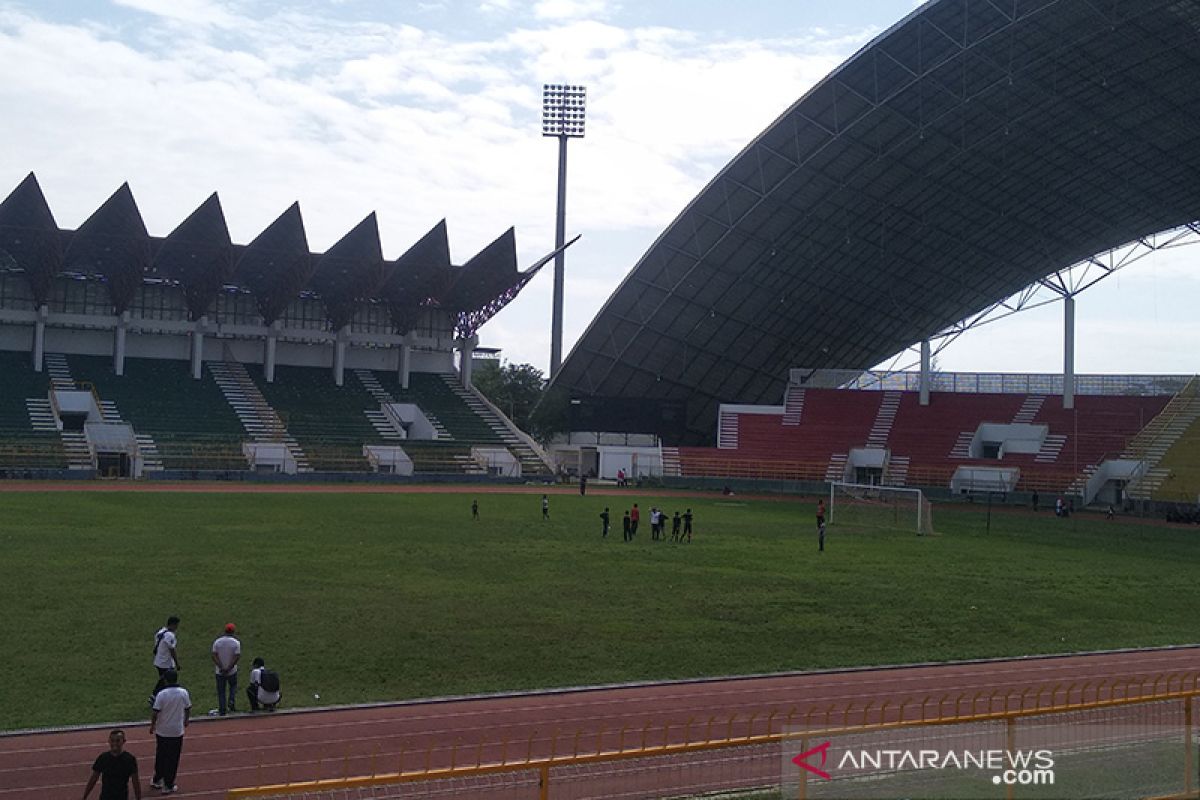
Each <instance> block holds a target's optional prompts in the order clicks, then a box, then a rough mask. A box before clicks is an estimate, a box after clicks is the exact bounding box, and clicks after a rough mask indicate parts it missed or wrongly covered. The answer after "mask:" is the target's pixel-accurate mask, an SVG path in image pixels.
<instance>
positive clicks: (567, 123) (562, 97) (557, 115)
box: [542, 83, 587, 378]
mask: <svg viewBox="0 0 1200 800" xmlns="http://www.w3.org/2000/svg"><path fill="white" fill-rule="evenodd" d="M586 108H587V87H584V86H579V85H575V84H561V83H547V84H543V86H542V136H557V137H558V213H557V216H556V218H555V224H554V247H555V249H556V250H558V251H559V252H558V255H556V256H555V257H554V311H553V314H552V316H551V321H550V377H551V378H553V377H554V376H555V375H557V374H558V368H559V367H560V366H561V365H562V329H563V272H564V271H563V266H564V264H565V263H566V257H565V255H564V253H563V251H562V249H561V248H562V246H563V245H564V244H566V239H567V140H568V139H582V138H583V125H584V115H585V109H586Z"/></svg>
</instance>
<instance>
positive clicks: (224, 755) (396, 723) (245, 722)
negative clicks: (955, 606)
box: [0, 646, 1200, 800]
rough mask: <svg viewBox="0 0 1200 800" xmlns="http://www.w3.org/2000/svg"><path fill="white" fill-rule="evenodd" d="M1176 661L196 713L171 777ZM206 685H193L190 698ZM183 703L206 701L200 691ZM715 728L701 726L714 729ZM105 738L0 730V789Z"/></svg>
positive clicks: (1192, 665) (921, 670) (146, 764)
mask: <svg viewBox="0 0 1200 800" xmlns="http://www.w3.org/2000/svg"><path fill="white" fill-rule="evenodd" d="M1189 671H1200V646H1198V647H1181V648H1175V649H1163V650H1147V651H1130V652H1120V653H1103V654H1095V655H1079V656H1066V657H1053V658H1032V659H1017V660H1011V661H991V662H982V663H974V664H945V665H933V666H920V667H903V668H893V669H880V670H862V671H847V672H831V673H801V674H795V675H787V676H776V677H764V678H744V679H734V680H720V681H709V682H694V683H677V684H666V685H655V686H630V687H620V688H606V689H591V690H581V691H568V692H556V693H546V694H535V695H524V696H504V697H499V696H497V697H484V698H478V699H465V700H448V701H434V702H419V703H411V704H404V705H388V706H375V707H366V708H348V709H336V710H328V711H305V712H295V713H278V714H274V715H257V716H249V715H239V716H236V717H232V718H226V719H208V718H201V719H199V720H197V721H196V724H194V725H192V727H191V728H190V729H189V731H188V735H187V739H186V741H185V745H184V751H183V760H182V764H181V768H180V776H179V784H180V786H181V787H182V793H183V795H184V796H186V797H189V798H197V800H199V799H200V798H204V800H218V798H222V797H224V791H225V790H226V789H229V788H232V787H236V786H247V785H255V784H257V783H260V782H264V783H274V782H283V781H285V780H287V779H289V778H290V779H291V780H301V779H308V778H315V777H318V770H319V771H320V776H321V777H326V778H328V777H335V776H337V775H340V774H341V773H342V770H343V769H348V772H349V774H351V775H354V774H364V773H368V774H369V773H370V772H371V771H372V763H373V762H375V763H376V766H377V768H378V771H379V772H388V771H395V769H396V759H397V754H399V753H401V752H404V753H407V754H408V755H407V756H406V759H405V766H406V768H407V769H416V768H419V767H421V766H423V763H424V758H425V756H424V752H425V750H426V749H427V748H430V747H432V748H433V754H432V763H433V766H435V767H437V766H445V765H447V764H448V763H449V756H450V750H451V749H452V748H453V747H454V745H455V743H461V746H462V748H463V749H462V750H461V751H460V756H459V762H458V763H460V764H462V763H464V762H465V761H467V760H471V761H473V760H474V753H475V752H476V745H477V744H479V743H480V742H483V743H485V744H488V745H494V746H490V747H487V748H485V749H484V750H483V754H484V760H489V759H498V756H499V747H498V743H499V742H501V741H503V740H505V739H507V740H509V741H511V742H514V743H517V744H514V745H513V746H512V748H511V749H510V750H509V751H508V752H509V757H510V758H513V757H518V758H519V757H523V756H524V753H525V751H526V749H527V748H529V747H530V745H529V742H531V741H532V753H533V755H534V756H535V757H536V756H539V755H547V754H548V753H549V751H550V748H551V739H552V737H553V733H554V731H555V730H558V731H561V733H562V736H561V738H560V739H559V742H558V745H557V752H558V753H560V754H561V753H562V752H564V750H567V749H569V743H570V741H571V740H572V738H573V736H574V733H575V732H576V731H582V732H583V734H584V736H583V739H582V741H584V742H586V743H588V746H589V747H594V746H595V743H596V741H597V734H601V735H602V737H603V745H604V747H606V748H608V747H615V746H616V745H617V742H618V731H619V730H620V729H621V728H622V727H623V726H628V727H629V728H630V730H631V731H633V733H631V734H629V739H628V742H627V744H628V746H630V747H634V746H638V745H639V744H640V736H641V733H640V732H641V730H642V728H643V726H644V725H645V724H646V723H647V722H649V723H652V726H651V730H652V731H657V738H656V739H655V738H654V737H655V734H652V735H651V736H652V739H651V744H658V743H661V741H662V737H663V733H662V731H663V729H664V726H668V727H667V730H668V731H670V730H672V728H673V729H674V731H675V734H680V733H681V732H682V730H683V726H684V724H685V723H686V722H687V721H688V720H689V719H693V718H694V719H697V720H707V719H708V717H709V716H711V715H717V716H718V717H719V718H722V719H724V718H727V717H729V716H730V715H734V714H740V715H742V716H741V719H742V720H743V721H744V720H746V719H748V718H749V716H750V715H751V714H756V713H757V714H759V715H760V716H759V722H760V724H759V726H758V728H756V732H760V733H761V732H764V729H763V725H762V724H761V723H762V720H763V719H764V718H765V715H766V714H768V713H770V712H771V711H774V710H779V711H780V713H781V714H786V713H787V711H788V710H789V709H790V708H792V707H797V708H799V709H801V712H803V710H805V709H807V708H808V707H809V706H810V705H813V704H816V705H829V704H837V705H839V706H845V705H848V704H850V703H851V702H854V703H857V704H859V705H860V706H861V705H862V704H864V703H866V702H869V701H871V700H875V701H876V702H877V703H881V702H882V701H883V700H887V699H891V700H898V699H903V698H905V697H913V696H915V697H921V696H922V695H926V694H937V695H941V694H957V693H961V692H966V693H974V692H978V691H988V692H990V691H993V690H1006V689H1023V688H1026V687H1029V686H1037V685H1042V684H1053V683H1059V682H1063V683H1069V682H1072V681H1080V682H1082V681H1096V680H1100V679H1104V678H1110V679H1111V678H1129V677H1138V676H1146V675H1155V674H1159V673H1172V672H1173V673H1179V672H1189ZM209 688H211V687H207V686H206V687H204V689H199V688H197V689H196V690H195V692H196V693H197V694H200V693H201V692H203V694H202V697H204V696H206V695H207V694H208V691H207V690H208V689H209ZM194 702H195V703H196V706H197V707H200V708H203V707H204V706H205V705H206V703H205V700H204V699H201V698H197V699H196V700H195V701H194ZM722 727H724V726H722ZM695 730H697V728H693V731H695ZM127 732H128V734H129V744H128V748H129V750H130V751H131V752H133V753H134V754H135V755H137V756H138V758H139V764H140V766H141V768H142V771H143V773H142V778H143V782H144V783H148V781H149V771H150V770H151V768H152V766H153V749H154V747H153V743H152V741H151V739H150V737H149V736H148V735H147V729H146V726H145V725H140V726H138V727H136V728H134V727H129V728H127ZM722 733H723V731H714V736H716V735H720V734H722ZM744 733H746V727H745V723H744V722H743V724H742V726H741V727H740V728H737V727H735V728H734V734H735V735H742V734H744ZM589 734H590V736H589ZM672 738H676V736H675V735H673V736H672ZM105 747H106V732H105V730H104V729H88V730H72V731H63V732H54V733H37V734H25V735H12V736H6V737H0V800H9V799H10V798H44V799H45V800H56V798H77V797H79V796H80V793H81V791H82V787H83V784H84V782H85V781H86V779H87V777H88V774H89V767H90V765H91V762H92V759H93V758H95V756H96V755H97V754H99V753H100V752H101V751H102V750H103V749H104V748H105ZM581 749H584V748H581ZM462 753H466V754H468V755H467V756H466V757H464V756H463V755H461V754H462ZM93 796H95V795H93ZM147 796H152V795H147Z"/></svg>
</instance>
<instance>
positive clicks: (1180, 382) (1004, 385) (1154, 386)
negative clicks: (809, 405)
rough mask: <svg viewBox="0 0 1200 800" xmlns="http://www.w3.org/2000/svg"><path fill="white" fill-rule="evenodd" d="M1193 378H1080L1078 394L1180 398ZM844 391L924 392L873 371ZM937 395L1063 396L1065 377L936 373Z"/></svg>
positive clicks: (911, 375)
mask: <svg viewBox="0 0 1200 800" xmlns="http://www.w3.org/2000/svg"><path fill="white" fill-rule="evenodd" d="M1192 377H1193V376H1191V375H1076V376H1075V394H1077V395H1080V394H1084V395H1163V394H1176V393H1177V392H1179V391H1180V390H1181V389H1182V388H1183V387H1184V386H1186V385H1187V383H1188V381H1190V380H1192ZM841 388H843V389H865V390H871V391H892V392H895V391H904V392H916V391H920V389H921V373H919V372H908V371H905V372H885V371H878V370H872V371H868V372H864V373H862V374H861V375H860V376H858V377H857V378H855V379H854V380H852V381H850V382H848V383H846V384H843V385H842V387H841ZM929 388H930V390H931V391H934V392H964V393H970V394H1046V395H1050V394H1062V393H1063V376H1062V374H1061V373H1013V372H935V373H933V374H932V375H930V387H929Z"/></svg>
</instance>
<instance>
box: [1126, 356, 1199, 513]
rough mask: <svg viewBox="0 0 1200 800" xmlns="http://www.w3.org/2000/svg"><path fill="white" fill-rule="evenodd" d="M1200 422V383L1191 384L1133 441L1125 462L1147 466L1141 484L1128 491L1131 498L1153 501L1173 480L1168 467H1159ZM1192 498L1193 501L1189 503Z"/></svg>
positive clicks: (1127, 489) (1195, 381) (1193, 380)
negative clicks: (1134, 461) (1140, 463)
mask: <svg viewBox="0 0 1200 800" xmlns="http://www.w3.org/2000/svg"><path fill="white" fill-rule="evenodd" d="M1197 420H1200V382H1198V380H1197V379H1196V378H1192V379H1191V380H1190V381H1188V383H1187V385H1186V386H1184V387H1183V389H1181V390H1180V391H1179V392H1178V393H1177V394H1176V395H1175V396H1174V397H1172V398H1171V400H1170V402H1168V403H1167V405H1166V406H1165V407H1164V408H1163V410H1162V411H1161V412H1159V413H1158V415H1157V416H1155V417H1154V418H1153V419H1152V420H1150V422H1149V423H1148V424H1147V425H1146V427H1144V428H1143V429H1142V430H1140V431H1139V432H1138V434H1137V435H1136V436H1134V437H1133V439H1131V440H1130V442H1129V445H1128V447H1126V449H1125V451H1124V452H1123V453H1122V454H1121V457H1122V458H1130V459H1137V460H1140V461H1142V462H1144V463H1145V467H1144V472H1143V473H1142V475H1143V477H1142V478H1141V480H1139V481H1136V482H1135V483H1132V484H1130V485H1129V486H1128V487H1127V488H1126V493H1127V495H1128V496H1129V497H1131V498H1134V499H1137V500H1149V499H1150V498H1151V497H1153V496H1154V495H1155V493H1157V492H1158V491H1159V490H1160V489H1161V488H1162V487H1163V484H1164V483H1166V482H1167V481H1168V480H1169V479H1170V478H1171V476H1172V470H1171V469H1170V468H1169V466H1167V465H1163V466H1159V465H1160V464H1161V463H1162V462H1163V461H1164V459H1165V458H1166V456H1167V454H1168V453H1169V452H1170V451H1171V450H1172V448H1174V447H1175V445H1176V444H1177V443H1178V442H1179V441H1180V440H1181V439H1182V438H1184V435H1185V434H1186V433H1188V431H1189V430H1190V429H1191V428H1192V427H1193V426H1194V425H1195V424H1196V422H1197ZM1190 499H1192V498H1189V500H1190Z"/></svg>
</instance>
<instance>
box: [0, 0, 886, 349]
mask: <svg viewBox="0 0 1200 800" xmlns="http://www.w3.org/2000/svg"><path fill="white" fill-rule="evenodd" d="M120 2H121V4H122V5H123V6H124V7H125V8H126V9H132V10H135V11H138V12H142V13H144V14H145V15H146V18H145V20H139V22H138V24H137V26H136V27H130V28H121V26H119V25H117V24H115V23H113V22H112V21H111V20H108V19H99V18H91V19H81V20H79V21H78V22H76V23H75V24H52V23H50V22H47V21H46V20H45V19H43V18H41V17H40V16H38V15H37V14H34V13H30V12H19V11H16V10H14V9H13V8H11V7H9V8H5V7H4V6H0V60H3V62H4V63H7V64H20V65H22V68H21V69H20V70H12V71H10V72H9V74H8V75H7V76H6V80H5V81H4V82H3V83H0V103H2V104H3V106H4V107H6V108H10V109H20V110H21V112H20V120H21V124H19V125H7V126H4V127H3V128H0V147H2V148H3V151H4V152H5V153H6V155H7V157H6V159H5V160H4V161H3V162H2V163H0V194H2V193H3V192H5V191H6V190H7V189H6V187H13V186H15V185H16V184H17V183H18V182H19V181H20V180H21V178H22V177H24V175H25V174H26V173H27V172H28V171H30V170H34V171H36V172H37V174H38V177H39V179H40V180H41V181H42V185H43V188H44V189H45V191H46V194H47V198H48V200H49V202H50V206H51V208H52V210H53V211H54V213H55V215H56V217H57V219H58V221H59V224H61V225H63V226H64V227H69V228H73V227H76V226H78V225H79V224H80V223H81V222H82V221H83V220H84V219H85V218H86V217H87V216H88V215H89V214H90V213H91V212H92V211H94V210H95V208H96V207H97V206H98V205H99V204H100V203H101V202H103V201H104V199H105V198H106V197H108V195H109V194H111V192H112V191H113V190H114V189H116V187H117V186H119V185H120V184H121V183H122V182H123V181H125V180H128V181H129V182H130V184H131V186H132V188H133V191H134V194H135V197H136V198H137V200H138V203H139V205H140V207H141V209H142V212H143V214H144V216H145V219H146V224H147V227H148V228H149V230H150V232H151V233H152V234H155V235H163V234H165V233H167V232H169V231H170V230H171V229H173V228H174V227H175V226H176V225H178V224H179V222H180V221H181V220H183V219H184V218H185V217H186V216H187V215H188V214H189V213H190V212H191V211H192V210H193V209H194V208H195V207H196V206H197V205H198V204H199V203H200V202H201V201H203V200H204V198H205V197H206V196H207V195H208V194H209V193H210V192H212V191H214V190H217V191H219V193H220V196H221V200H222V203H223V206H224V209H225V212H226V217H227V219H228V221H229V225H230V230H231V233H232V235H233V238H234V240H235V241H237V242H242V243H244V242H248V241H249V240H251V239H252V238H253V237H254V236H256V235H257V234H258V233H259V232H260V231H261V230H262V229H263V228H264V227H265V226H266V225H268V224H269V223H270V222H271V221H272V220H273V219H275V217H276V216H278V215H279V213H281V212H282V211H283V210H284V209H285V208H286V207H287V206H288V205H289V204H291V203H292V202H293V201H295V200H299V201H300V203H301V207H302V210H303V213H304V220H305V225H306V229H307V232H308V235H309V242H310V245H311V246H312V248H313V249H314V250H322V249H325V248H327V247H328V246H329V245H331V244H332V243H333V242H335V241H337V240H338V239H339V238H340V237H341V236H342V235H343V234H344V233H345V232H346V231H347V230H349V229H350V228H351V227H352V226H353V225H355V224H356V223H357V222H358V221H359V220H361V219H362V217H363V216H365V215H366V214H367V213H368V212H369V211H371V210H377V211H378V212H379V221H380V227H381V236H382V238H383V244H384V252H385V255H387V256H388V257H392V258H394V257H396V256H398V255H399V254H400V253H401V252H403V251H404V250H406V249H407V248H408V247H409V246H411V245H412V243H413V242H415V241H416V240H417V239H418V238H420V236H422V235H423V234H424V233H425V232H426V231H428V230H429V228H430V227H432V226H433V225H434V224H435V223H436V222H438V220H440V219H442V218H443V217H445V218H447V220H448V225H449V232H450V237H451V248H452V256H453V257H454V259H455V261H456V262H457V263H462V262H464V261H465V260H466V259H467V258H469V257H470V256H472V255H474V253H476V252H477V251H478V250H479V249H481V248H482V247H483V246H484V245H486V244H487V243H488V242H490V241H491V240H492V239H494V238H495V237H496V236H497V235H498V234H500V233H501V232H502V231H504V230H505V229H506V228H508V227H509V226H515V227H516V229H517V241H518V246H519V248H520V258H521V261H522V264H529V263H531V262H532V261H533V260H534V259H536V258H537V257H539V256H541V255H542V254H544V253H545V252H547V251H548V250H549V249H551V246H552V242H553V236H554V231H553V222H554V203H555V170H556V165H557V147H556V143H555V142H554V141H553V140H549V141H548V140H546V139H544V138H543V137H542V136H541V135H540V119H539V116H540V113H541V96H540V95H541V85H542V83H543V82H545V81H552V80H566V81H570V82H581V83H586V84H587V86H588V102H589V106H588V135H587V138H585V139H583V140H581V141H573V142H572V143H571V145H570V159H569V186H570V194H569V198H568V230H569V231H570V232H572V233H575V232H582V233H584V234H585V235H584V238H583V240H582V241H581V242H580V243H579V244H578V245H576V246H575V247H574V248H572V251H571V254H570V256H569V265H570V266H569V271H570V273H571V276H572V281H571V283H569V284H568V296H567V303H568V308H569V309H570V310H571V311H570V314H569V316H568V324H567V329H568V330H567V334H568V341H567V345H568V347H569V346H570V337H571V336H573V335H578V333H580V332H581V331H582V329H583V328H584V326H585V325H586V324H587V323H588V321H589V320H590V319H591V316H592V314H594V312H595V311H596V310H597V309H598V308H599V307H600V305H602V303H603V302H604V300H605V298H606V297H607V296H608V293H609V292H611V290H612V289H613V288H615V286H616V285H617V284H618V283H619V282H620V280H621V279H622V278H623V277H624V275H625V273H626V272H627V271H628V270H629V269H630V268H631V267H632V266H633V264H634V263H635V262H636V260H637V258H638V257H639V256H640V255H641V254H642V252H643V251H644V250H645V248H646V247H647V246H648V245H649V244H650V242H651V241H653V239H654V237H655V236H656V235H657V233H658V232H659V231H661V229H662V227H663V226H664V225H666V224H667V223H668V222H669V221H670V220H671V219H672V218H673V217H674V216H675V215H676V214H678V212H679V211H680V210H681V209H682V208H683V207H684V205H685V204H686V203H687V202H688V201H689V200H690V199H691V198H692V197H693V196H694V195H695V194H696V192H697V191H699V189H700V188H701V187H702V186H703V185H704V184H705V183H707V181H708V180H709V179H711V177H712V175H713V174H714V173H715V172H716V171H717V170H718V169H720V168H721V167H722V166H724V164H725V163H727V162H728V161H729V159H730V158H732V157H733V156H734V155H735V154H736V153H737V152H738V151H739V150H740V149H741V148H742V147H743V146H744V145H745V144H746V142H748V141H749V140H750V139H751V138H752V137H753V136H754V135H755V134H757V133H758V132H759V131H760V130H762V128H763V127H765V126H766V125H767V124H768V123H769V122H770V121H771V120H772V119H774V118H775V117H776V116H777V115H778V114H780V113H781V112H782V111H783V110H785V109H786V108H787V107H788V106H789V105H790V104H791V103H792V102H793V101H794V100H795V99H796V98H797V97H799V96H800V95H801V94H803V92H804V91H806V90H807V89H808V88H809V87H810V86H811V85H812V84H813V83H814V82H816V81H817V80H819V79H820V78H821V77H823V76H824V75H825V74H827V73H828V72H829V70H831V69H832V68H833V67H834V66H836V65H837V64H838V63H839V62H840V61H841V60H842V59H843V58H844V57H845V56H846V55H847V54H848V53H849V52H852V51H853V50H854V49H857V47H859V46H861V44H862V43H863V42H864V41H866V39H867V38H868V37H869V35H870V32H869V31H864V32H863V33H862V34H861V35H854V36H848V37H842V38H832V39H830V38H822V37H817V36H815V35H808V36H806V37H799V38H796V37H793V38H788V39H782V38H781V39H762V40H753V41H752V40H741V39H732V40H731V39H721V40H716V39H713V38H711V37H710V36H708V35H706V34H703V33H701V32H697V31H691V30H684V29H679V28H671V27H644V28H636V27H634V28H630V27H621V26H619V25H617V24H615V23H614V22H612V21H605V20H604V19H602V18H601V17H603V15H604V14H611V13H613V8H614V7H612V6H608V5H606V4H595V3H582V2H576V3H559V4H558V5H557V6H553V5H551V4H549V3H540V4H536V5H535V6H533V7H528V6H526V7H525V8H526V10H527V11H528V9H529V8H532V9H533V11H534V12H535V13H524V14H518V13H517V12H518V11H519V10H520V7H519V6H517V4H515V3H511V2H507V1H506V2H500V0H490V1H489V2H486V3H484V4H483V5H482V6H480V9H481V10H483V9H484V7H485V6H486V7H491V8H493V9H494V10H498V11H499V10H507V11H512V12H513V13H514V16H515V17H516V18H519V19H520V20H521V21H522V25H521V27H515V26H513V25H510V26H509V27H508V28H507V29H503V30H499V31H491V32H489V33H488V34H486V35H485V34H478V35H471V34H470V29H469V28H460V29H455V30H454V31H452V32H445V33H443V32H439V31H436V30H432V29H427V28H422V27H419V26H418V25H417V24H415V22H414V21H415V20H418V19H420V17H414V18H411V19H408V20H406V21H388V22H384V21H379V20H366V21H363V20H361V19H358V20H348V19H346V18H344V17H337V16H330V15H328V14H306V13H300V12H298V11H293V10H287V9H289V8H293V7H291V6H287V5H285V6H283V8H284V9H285V10H283V11H278V12H275V13H270V14H264V13H258V14H257V15H256V14H252V13H251V12H250V11H249V10H246V9H249V8H252V7H253V6H250V5H239V4H234V3H232V2H228V3H222V2H216V0H211V1H209V2H204V1H203V0H185V1H184V2H168V0H120ZM556 9H557V10H556ZM539 11H540V12H541V13H542V14H543V16H542V17H538V16H537V13H536V12H539ZM550 12H554V14H557V15H558V16H554V15H551V16H545V15H546V14H549V13H550ZM568 12H569V13H568ZM579 14H586V15H587V17H588V18H586V19H582V18H580V17H579V16H578V15H579ZM360 16H361V15H360ZM547 275H549V273H548V272H547ZM549 283H550V282H549V279H548V278H545V277H541V276H539V278H538V279H537V280H536V281H534V282H533V284H531V285H530V287H529V288H527V289H526V292H525V294H524V295H523V296H522V297H521V298H519V299H518V300H517V301H516V302H515V303H513V305H512V306H510V308H509V309H506V310H505V311H504V312H503V313H502V314H501V317H500V319H498V320H497V321H496V322H493V323H490V324H489V326H488V327H487V328H485V329H484V335H485V339H486V340H487V342H488V343H490V344H496V345H499V346H501V347H504V348H505V349H506V350H507V353H506V354H507V355H508V357H509V358H512V359H514V360H519V361H532V362H534V363H540V364H544V363H545V360H546V352H545V350H544V349H543V348H542V347H541V346H540V344H538V343H539V342H540V341H541V340H542V338H543V329H544V328H545V327H546V326H547V320H548V313H549V312H548V308H549V302H548V296H549ZM500 320H503V323H501V322H500Z"/></svg>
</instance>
